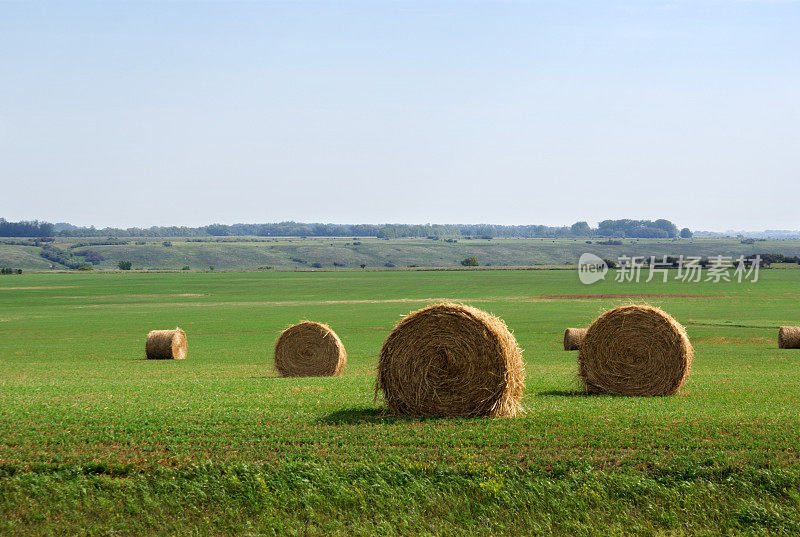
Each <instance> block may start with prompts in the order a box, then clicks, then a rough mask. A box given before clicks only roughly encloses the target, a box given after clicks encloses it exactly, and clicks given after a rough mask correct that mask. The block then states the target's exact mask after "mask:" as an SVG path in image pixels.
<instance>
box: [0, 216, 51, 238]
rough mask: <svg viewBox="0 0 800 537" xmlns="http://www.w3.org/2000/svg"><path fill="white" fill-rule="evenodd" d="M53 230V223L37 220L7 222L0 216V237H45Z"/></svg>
mask: <svg viewBox="0 0 800 537" xmlns="http://www.w3.org/2000/svg"><path fill="white" fill-rule="evenodd" d="M54 231H55V229H54V226H53V224H49V223H47V222H39V221H38V220H32V221H27V220H23V221H21V222H8V221H7V220H6V219H5V218H0V237H47V236H50V235H52V234H53V232H54Z"/></svg>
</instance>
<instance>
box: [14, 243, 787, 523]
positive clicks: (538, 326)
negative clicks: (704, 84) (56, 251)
mask: <svg viewBox="0 0 800 537" xmlns="http://www.w3.org/2000/svg"><path fill="white" fill-rule="evenodd" d="M148 242H154V241H152V240H149V241H148ZM324 242H326V241H321V240H313V241H311V240H308V241H301V240H295V241H283V242H279V243H274V244H270V243H266V244H253V245H249V246H248V245H245V246H241V247H243V248H244V247H246V248H252V249H253V250H255V251H260V250H264V251H269V250H270V246H273V245H275V246H276V248H278V247H279V248H281V249H286V251H287V252H288V251H293V252H295V253H297V252H304V253H303V254H302V255H306V256H307V257H310V254H309V252H310V251H311V250H313V249H314V248H326V247H325V246H324V245H323V244H322V243H324ZM327 242H331V241H327ZM333 242H335V243H336V242H338V241H333ZM342 242H349V241H342ZM429 242H430V244H429ZM429 242H426V241H409V242H408V244H409V246H408V247H409V248H412V247H413V248H417V247H418V248H429V249H431V250H434V251H438V250H441V251H443V252H444V251H446V250H447V249H448V248H450V246H445V245H442V244H438V243H436V244H434V243H433V241H429ZM362 243H363V245H364V246H363V249H365V250H369V249H376V250H379V249H387V250H388V249H391V248H401V246H402V245H403V244H404V243H403V241H389V242H385V241H384V242H381V241H376V240H372V241H367V240H362ZM159 244H160V241H159ZM517 244H518V245H520V249H521V250H524V249H525V248H528V249H535V248H542V249H552V250H555V249H557V248H561V249H562V251H564V252H573V251H578V250H582V249H583V246H582V245H575V244H570V243H569V242H560V243H556V244H555V245H553V244H552V243H551V245H547V244H542V243H541V242H540V241H538V242H537V241H475V243H474V244H465V245H462V244H461V243H459V244H458V246H457V248H459V250H458V253H455V254H452V258H459V257H463V256H465V255H467V254H468V253H472V252H480V251H486V252H493V251H497V249H502V248H510V249H514V248H516V247H517V246H516V245H517ZM643 244H645V243H643V242H642V243H640V244H639V245H631V246H630V247H629V246H627V245H626V246H625V247H624V248H631V249H633V248H638V247H642V245H643ZM724 244H727V247H730V248H738V247H737V246H736V244H734V243H732V242H728V243H724ZM778 244H782V245H784V246H785V247H786V248H787V249H788V248H799V247H798V246H797V245H796V244H794V243H789V242H788V241H786V242H784V241H781V242H780V243H776V244H764V243H757V244H756V246H755V247H753V246H748V247H747V248H750V249H751V250H750V251H753V249H754V250H756V251H762V250H768V251H772V250H775V248H776V247H777V245H778ZM790 244H791V246H789V245H790ZM309 245H313V246H309ZM234 246H235V247H240V246H239V245H234ZM234 246H228V245H217V244H213V245H211V247H212V248H218V249H220V250H225V249H226V248H229V247H230V248H233V247H234ZM647 246H648V247H653V248H664V249H668V248H671V247H672V245H671V244H669V243H666V244H664V243H652V244H651V243H647ZM719 246H720V243H719V242H706V241H695V243H694V244H688V243H687V244H682V245H681V247H682V248H683V247H685V248H688V249H694V250H693V251H696V252H698V253H699V252H700V251H701V250H703V251H704V250H705V249H708V250H714V249H715V248H717V247H719ZM740 246H741V247H742V248H744V246H745V245H740ZM676 247H677V246H676ZM109 248H117V247H109ZM192 248H199V247H197V246H196V245H193V244H189V243H177V242H175V241H173V246H172V247H171V248H165V247H162V246H156V245H148V246H147V249H148V251H150V250H153V251H159V252H160V251H161V250H160V249H165V250H167V251H168V252H172V253H170V255H173V254H174V253H175V252H189V251H192V250H191V249H192ZM303 248H308V250H301V249H303ZM327 248H332V249H333V250H336V249H339V248H340V249H341V250H342V251H353V249H352V248H351V249H348V248H346V247H344V246H334V247H327ZM454 248H455V247H454ZM624 248H620V250H623V249H624ZM292 249H294V250H292ZM493 249H495V250H493ZM135 250H136V248H135V247H133V246H131V247H130V251H131V252H132V251H135ZM103 251H106V250H103ZM108 251H109V252H111V251H112V250H111V249H109V250H108ZM192 252H193V253H191V255H193V256H194V255H201V253H199V252H198V251H192ZM654 253H656V254H659V253H660V252H654ZM668 253H672V252H668ZM745 253H749V252H745ZM611 254H612V252H610V251H609V252H606V253H605V254H604V255H611ZM114 255H116V254H114ZM176 255H177V254H176ZM186 255H189V254H188V253H187V254H186ZM202 255H205V254H202ZM226 255H227V254H226ZM281 255H284V254H281ZM348 255H349V254H348ZM376 255H377V254H376ZM387 255H388V254H387ZM509 255H510V254H509ZM110 257H111V255H109V258H110ZM142 259H145V258H142ZM204 259H206V262H207V263H216V264H218V266H222V265H221V264H219V262H218V261H217V258H204ZM174 261H175V262H176V264H181V263H183V261H178V259H177V258H175V259H174ZM562 261H566V259H563V260H562ZM138 262H141V263H144V261H138ZM254 262H256V261H254ZM260 262H261V261H260V260H259V261H257V263H260ZM170 263H172V261H170ZM0 264H2V263H0ZM198 268H199V267H198ZM612 275H613V273H612ZM591 295H595V296H591ZM608 295H614V296H610V297H609V296H608ZM641 295H645V297H644V298H642V297H641ZM603 296H605V298H603ZM440 299H451V300H458V301H462V302H465V303H469V304H472V305H474V306H476V307H479V308H483V309H486V310H488V311H491V312H493V313H495V314H497V315H499V316H501V317H502V318H503V319H504V320H505V321H506V322H507V323H508V325H509V327H510V328H511V329H512V331H513V332H514V334H515V336H516V338H517V339H518V341H519V343H520V345H521V347H522V348H523V349H524V357H525V361H526V366H527V391H526V397H525V399H524V404H525V406H526V407H527V409H528V412H527V414H526V415H525V416H524V417H521V418H517V419H471V420H470V419H452V420H450V419H422V420H420V419H398V418H393V417H390V416H385V415H384V414H383V411H382V404H381V401H380V399H378V400H377V401H376V400H375V399H374V391H373V383H374V371H375V365H376V357H377V354H378V351H379V349H380V346H381V344H382V342H383V340H384V339H385V337H386V336H387V335H388V333H389V331H390V330H391V328H392V326H393V325H394V323H396V322H397V321H398V320H399V319H400V318H401V316H402V315H403V314H405V313H408V312H409V311H410V310H412V309H417V308H419V307H422V306H423V305H425V304H428V303H430V302H432V301H435V300H440ZM632 300H636V301H641V300H646V301H648V302H649V303H651V304H655V305H658V306H660V307H662V308H664V309H665V310H667V311H668V312H670V313H671V314H673V315H674V316H675V317H676V318H677V319H678V321H680V322H681V323H683V324H684V325H685V326H686V328H687V330H688V333H689V336H690V337H691V340H692V342H693V344H694V346H695V350H696V357H695V362H694V367H693V373H692V375H691V377H690V380H689V382H688V384H687V386H686V388H685V390H684V392H683V393H682V394H681V395H679V396H676V397H670V398H641V399H633V398H617V397H608V396H583V395H580V393H579V391H578V389H579V386H578V384H577V382H576V380H575V372H576V363H575V353H569V352H564V351H562V350H561V337H562V334H563V330H564V328H566V327H568V326H587V325H588V323H590V322H591V320H592V319H593V318H594V317H595V316H596V315H597V314H598V313H599V312H601V311H603V310H605V309H607V308H610V307H612V306H614V305H617V304H620V303H625V302H629V301H632ZM301 319H312V320H317V321H321V322H326V323H328V324H330V325H331V327H332V328H333V329H334V330H336V331H337V333H338V334H339V335H340V336H341V338H342V341H343V342H344V344H345V346H346V348H347V353H348V367H347V369H346V371H345V374H344V376H342V377H339V378H316V379H280V378H277V377H276V376H275V374H274V372H273V371H272V368H271V352H272V346H273V345H274V343H275V340H276V338H277V336H278V334H279V333H280V331H281V330H282V329H283V328H285V327H286V326H288V325H290V324H292V323H294V322H297V321H298V320H301ZM783 324H790V325H800V271H796V270H763V271H762V272H761V278H760V281H759V282H757V283H752V282H750V283H743V284H737V283H723V284H713V283H710V282H703V283H697V284H689V283H681V282H678V281H672V280H671V281H669V282H668V283H660V282H655V281H654V282H651V283H649V284H645V283H640V284H632V283H631V284H621V283H614V282H613V281H611V279H610V278H609V279H608V281H605V282H601V283H598V284H595V285H592V286H583V285H581V284H580V283H579V282H578V279H577V275H576V272H575V271H514V270H510V271H472V272H467V271H464V272H410V271H377V272H360V271H345V272H333V271H331V272H316V273H312V272H227V273H218V272H205V273H201V272H188V273H187V272H177V273H153V274H147V273H111V272H109V273H102V272H95V273H70V274H23V275H21V276H16V275H15V276H3V277H0V534H3V535H17V534H19V535H34V534H35V535H48V534H52V535H57V534H86V535H111V534H113V535H128V534H135V533H138V534H142V533H146V534H164V535H167V534H186V535H195V534H220V535H223V534H250V535H260V534H264V535H332V534H338V535H376V534H377V535H463V534H472V535H498V534H505V535H532V534H534V535H535V534H543V535H721V534H729V535H739V534H742V535H744V534H747V535H798V534H800V351H790V350H779V349H778V348H777V344H776V338H777V327H778V326H780V325H783ZM176 325H179V326H180V327H181V328H183V329H185V330H186V332H187V335H188V337H189V358H188V359H187V360H185V361H181V362H167V361H147V360H144V356H143V354H144V338H145V335H146V334H147V332H148V330H150V329H153V328H170V327H174V326H176Z"/></svg>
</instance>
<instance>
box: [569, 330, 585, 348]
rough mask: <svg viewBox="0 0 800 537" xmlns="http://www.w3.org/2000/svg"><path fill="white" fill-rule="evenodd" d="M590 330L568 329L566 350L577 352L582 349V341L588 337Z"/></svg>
mask: <svg viewBox="0 0 800 537" xmlns="http://www.w3.org/2000/svg"><path fill="white" fill-rule="evenodd" d="M587 330H588V328H567V329H566V330H564V350H565V351H577V350H578V349H579V348H580V347H581V341H583V338H584V337H586V331H587Z"/></svg>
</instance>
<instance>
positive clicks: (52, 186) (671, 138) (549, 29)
mask: <svg viewBox="0 0 800 537" xmlns="http://www.w3.org/2000/svg"><path fill="white" fill-rule="evenodd" d="M798 27H800V2H795V1H784V2H771V1H749V2H745V1H738V0H717V1H712V0H701V1H696V2H690V1H675V2H656V1H652V2H651V1H642V2H616V3H605V2H603V3H597V2H552V1H530V2H528V1H517V2H505V1H488V0H487V1H477V2H469V3H467V2H458V1H440V2H378V3H376V2H364V1H345V2H337V3H335V4H331V3H328V2H302V1H301V2H260V3H259V2H256V3H242V2H202V3H201V2H176V3H156V2H136V3H102V2H92V3H87V2H77V3H69V4H62V3H55V2H53V3H51V2H44V3H27V2H4V3H0V47H1V48H2V49H3V50H4V51H7V53H6V54H3V55H2V56H0V78H2V79H3V80H4V81H6V83H5V84H2V85H0V176H2V177H3V190H2V192H3V195H2V196H0V216H3V217H5V218H6V219H8V220H23V219H24V220H31V219H39V220H46V221H49V222H53V223H55V222H69V223H72V224H74V225H81V226H83V225H85V226H90V225H94V226H96V227H98V228H103V227H122V228H127V227H134V226H136V227H150V226H152V225H156V226H165V225H187V226H191V227H197V226H202V225H208V224H211V223H215V222H218V223H225V224H233V223H237V222H241V223H262V222H280V221H287V220H294V221H299V222H325V223H391V222H397V223H426V222H431V223H445V224H447V223H454V224H457V223H462V224H464V223H489V224H503V225H525V224H542V225H550V226H562V225H571V224H572V223H574V222H576V221H587V222H589V223H590V225H592V226H593V227H594V226H596V225H597V222H598V221H600V220H605V219H618V218H631V219H651V220H654V219H657V218H666V219H669V220H671V221H673V222H674V223H675V224H676V225H678V226H679V227H689V228H691V229H693V230H705V231H720V232H724V230H729V229H737V230H740V229H746V230H766V229H771V230H794V229H797V228H800V223H798V220H797V213H796V200H797V199H798V197H800V169H799V168H798V161H797V150H798V148H799V147H800V129H798V128H797V127H798V125H800V102H798V99H797V95H800V54H798V52H797V51H798V50H800V32H798V31H797V28H798ZM176 222H181V223H183V224H175V223H176Z"/></svg>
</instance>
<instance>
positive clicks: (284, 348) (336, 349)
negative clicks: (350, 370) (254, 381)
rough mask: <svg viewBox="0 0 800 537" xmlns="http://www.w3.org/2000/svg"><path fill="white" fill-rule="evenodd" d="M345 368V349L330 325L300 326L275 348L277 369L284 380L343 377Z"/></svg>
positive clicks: (288, 331)
mask: <svg viewBox="0 0 800 537" xmlns="http://www.w3.org/2000/svg"><path fill="white" fill-rule="evenodd" d="M345 364H347V353H346V352H345V350H344V345H342V341H341V340H340V339H339V336H337V335H336V332H334V331H333V330H331V329H330V327H329V326H328V325H326V324H320V323H315V322H312V321H303V322H301V323H297V324H295V325H293V326H290V327H289V328H287V329H286V330H284V331H283V332H282V333H281V335H280V337H279V338H278V342H277V343H276V344H275V369H276V370H277V371H278V374H279V375H280V376H282V377H330V376H333V375H338V374H340V373H341V372H342V371H343V370H344V366H345Z"/></svg>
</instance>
